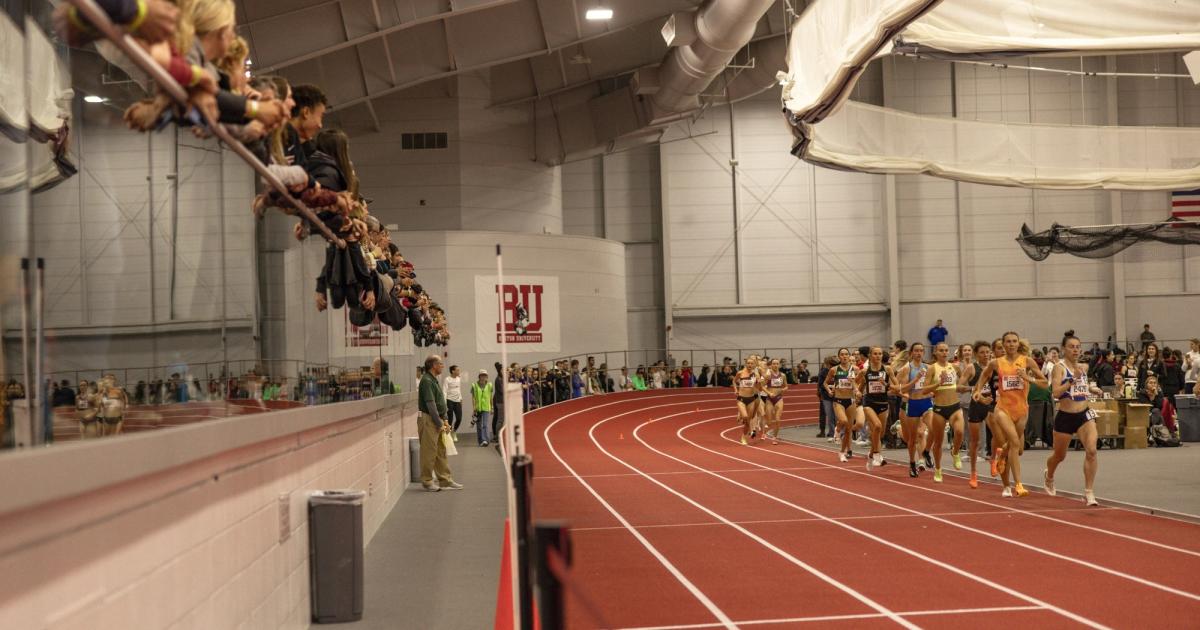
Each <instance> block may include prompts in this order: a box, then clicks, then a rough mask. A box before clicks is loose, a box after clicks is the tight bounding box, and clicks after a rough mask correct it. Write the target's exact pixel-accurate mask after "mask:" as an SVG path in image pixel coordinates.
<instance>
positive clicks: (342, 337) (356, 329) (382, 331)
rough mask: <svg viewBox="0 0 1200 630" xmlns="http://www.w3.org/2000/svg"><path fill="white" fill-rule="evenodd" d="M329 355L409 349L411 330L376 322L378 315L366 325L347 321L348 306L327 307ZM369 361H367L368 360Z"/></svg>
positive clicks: (385, 354) (390, 353)
mask: <svg viewBox="0 0 1200 630" xmlns="http://www.w3.org/2000/svg"><path fill="white" fill-rule="evenodd" d="M325 313H326V314H328V316H329V358H330V359H341V358H346V357H377V356H380V354H382V355H383V357H384V358H387V357H389V356H395V355H399V354H412V353H413V340H412V332H411V331H410V330H409V328H408V327H407V326H405V327H404V329H403V330H398V331H397V330H392V329H391V328H390V327H388V326H385V325H384V324H381V323H379V318H375V319H373V320H371V323H370V324H367V325H366V326H355V325H354V324H351V323H350V309H349V307H347V308H341V309H337V310H334V309H332V308H331V309H329V310H327V311H325ZM368 363H369V362H368Z"/></svg>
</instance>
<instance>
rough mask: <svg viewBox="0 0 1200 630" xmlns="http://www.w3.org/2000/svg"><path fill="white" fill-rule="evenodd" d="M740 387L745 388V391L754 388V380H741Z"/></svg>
mask: <svg viewBox="0 0 1200 630" xmlns="http://www.w3.org/2000/svg"><path fill="white" fill-rule="evenodd" d="M741 387H743V388H746V389H749V388H751V387H754V379H750V378H744V379H742V384H741Z"/></svg>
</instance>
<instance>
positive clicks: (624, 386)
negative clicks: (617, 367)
mask: <svg viewBox="0 0 1200 630" xmlns="http://www.w3.org/2000/svg"><path fill="white" fill-rule="evenodd" d="M631 389H633V380H632V379H630V378H629V368H627V367H624V366H622V367H621V373H620V374H618V375H617V391H622V392H627V391H629V390H631Z"/></svg>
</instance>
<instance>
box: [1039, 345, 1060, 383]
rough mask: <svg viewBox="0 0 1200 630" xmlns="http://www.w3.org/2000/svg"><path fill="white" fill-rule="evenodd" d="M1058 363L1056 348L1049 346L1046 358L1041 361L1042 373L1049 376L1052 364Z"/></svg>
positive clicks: (1052, 369)
mask: <svg viewBox="0 0 1200 630" xmlns="http://www.w3.org/2000/svg"><path fill="white" fill-rule="evenodd" d="M1055 365H1058V348H1050V350H1049V351H1047V352H1046V360H1045V362H1044V363H1042V374H1044V375H1045V376H1046V378H1050V373H1051V372H1053V371H1054V366H1055Z"/></svg>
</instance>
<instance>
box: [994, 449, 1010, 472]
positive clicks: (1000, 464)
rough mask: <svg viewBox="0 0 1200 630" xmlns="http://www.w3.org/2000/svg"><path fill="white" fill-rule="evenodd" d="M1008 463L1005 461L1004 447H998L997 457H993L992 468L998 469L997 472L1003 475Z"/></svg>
mask: <svg viewBox="0 0 1200 630" xmlns="http://www.w3.org/2000/svg"><path fill="white" fill-rule="evenodd" d="M1006 465H1007V462H1005V461H1004V449H1002V448H998V449H996V457H994V458H993V459H992V468H995V469H996V474H998V475H1003V474H1004V468H1005V466H1006Z"/></svg>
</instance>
